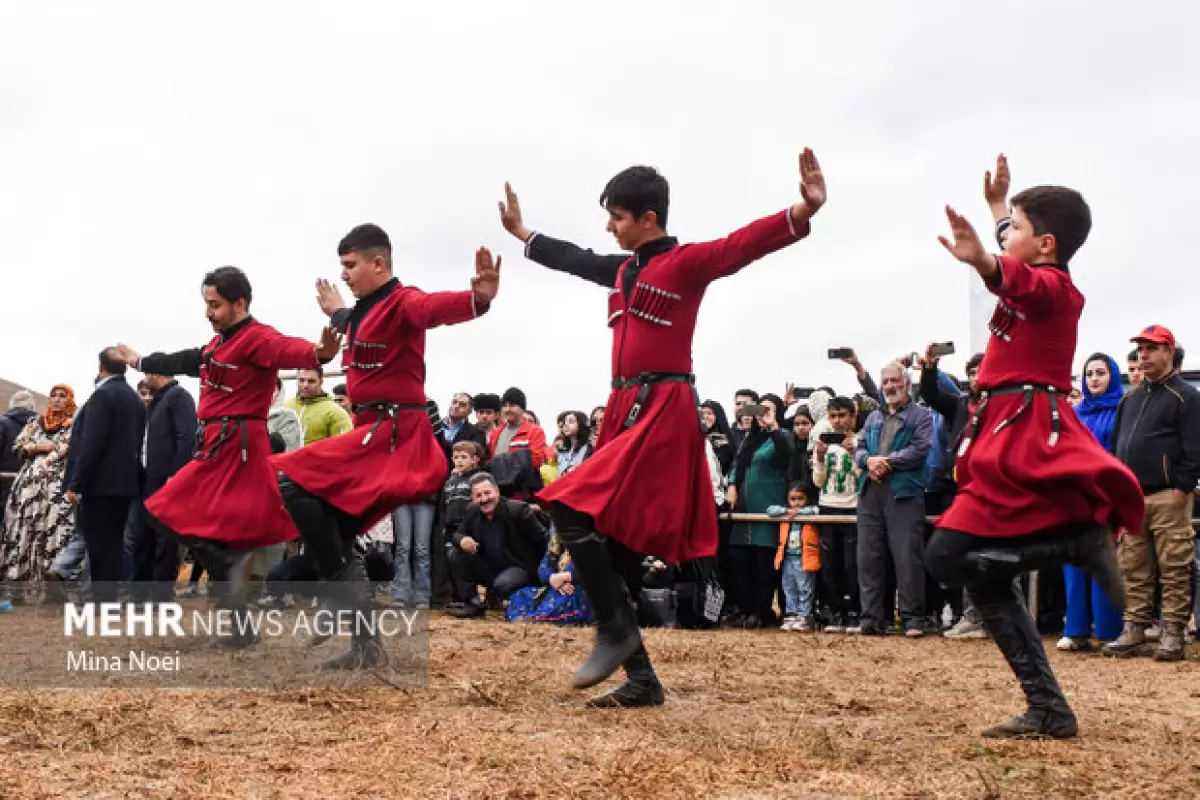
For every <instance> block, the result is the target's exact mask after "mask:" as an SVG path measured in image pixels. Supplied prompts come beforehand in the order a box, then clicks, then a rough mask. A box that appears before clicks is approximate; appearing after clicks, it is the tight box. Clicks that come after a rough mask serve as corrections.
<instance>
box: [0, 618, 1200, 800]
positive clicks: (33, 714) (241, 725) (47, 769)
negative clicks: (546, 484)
mask: <svg viewBox="0 0 1200 800" xmlns="http://www.w3.org/2000/svg"><path fill="white" fill-rule="evenodd" d="M22 613H27V610H19V611H18V613H17V614H14V615H11V616H6V617H0V642H3V641H4V640H9V641H13V640H11V639H9V637H10V636H16V637H19V636H20V635H21V614H22ZM491 616H492V617H495V616H496V615H495V614H493V615H491ZM431 627H432V646H433V650H432V656H431V670H432V673H431V678H430V682H429V687H428V688H425V689H410V690H396V689H360V690H354V691H342V690H335V689H321V690H286V691H277V692H267V691H248V690H212V691H192V690H116V691H115V690H78V689H77V690H54V691H49V690H0V797H5V798H8V797H12V798H32V797H50V796H71V797H174V798H189V797H205V798H258V797H264V798H268V797H269V798H274V797H288V798H291V797H323V798H324V797H414V798H416V797H439V798H468V797H499V798H541V797H556V798H561V797H580V798H589V797H605V798H616V797H630V798H676V797H678V798H693V797H739V798H740V797H797V796H805V797H867V796H872V797H1015V796H1028V797H1032V796H1046V795H1049V794H1063V795H1068V796H1104V795H1124V796H1125V797H1137V798H1142V797H1189V796H1195V793H1196V791H1197V788H1196V787H1197V786H1198V785H1200V670H1198V667H1200V664H1198V663H1197V662H1198V659H1200V653H1198V652H1197V650H1196V646H1194V645H1193V646H1192V651H1191V653H1190V656H1191V658H1190V660H1189V661H1188V662H1185V663H1179V664H1158V663H1154V662H1153V661H1150V660H1148V659H1144V658H1138V659H1132V660H1111V659H1105V658H1102V657H1100V656H1095V655H1084V656H1067V655H1060V654H1058V653H1057V652H1055V653H1053V654H1052V659H1053V662H1054V665H1055V668H1056V669H1057V670H1058V673H1059V676H1060V679H1061V681H1062V683H1063V686H1064V688H1065V690H1066V692H1067V694H1068V696H1069V697H1070V698H1071V700H1072V702H1073V703H1074V705H1075V708H1076V711H1077V713H1078V715H1079V720H1080V728H1081V737H1080V738H1079V739H1077V740H1075V741H1071V742H994V741H989V740H984V739H981V738H979V736H978V735H977V732H978V731H979V730H980V729H981V728H982V727H984V726H986V725H988V724H990V723H993V722H995V721H997V720H999V719H1001V718H1002V717H1005V716H1008V715H1010V714H1011V713H1012V712H1015V711H1017V710H1018V709H1019V707H1020V697H1019V692H1018V689H1017V687H1016V685H1015V683H1014V681H1013V679H1012V676H1011V674H1010V673H1009V671H1008V669H1007V667H1006V666H1005V665H1004V664H1003V662H1002V661H1001V659H1000V656H999V654H998V653H997V651H996V650H995V648H994V646H993V645H992V644H991V643H989V642H980V641H972V642H949V641H946V640H943V639H940V638H926V639H923V640H919V641H907V640H903V639H899V638H895V637H888V638H883V639H879V638H870V639H863V638H858V637H850V636H842V635H836V636H835V635H829V634H814V635H810V634H801V633H781V632H776V631H770V632H766V631H764V632H741V631H718V632H689V631H648V632H647V634H646V636H647V641H648V646H649V648H650V651H651V653H652V654H653V656H654V658H655V661H656V664H657V666H658V668H659V672H660V675H661V677H662V678H663V681H664V683H665V684H666V686H667V691H668V699H667V704H666V705H665V706H664V707H663V708H661V709H654V710H642V711H618V710H604V711H596V710H586V709H583V708H581V706H580V701H581V700H582V699H583V695H581V694H578V693H575V692H572V691H570V690H569V689H568V688H567V685H566V684H567V680H568V678H569V676H570V674H571V671H572V670H573V669H574V667H575V666H576V665H577V664H578V662H579V661H580V659H581V658H583V656H584V655H585V654H586V651H587V648H588V645H589V643H590V639H591V632H590V631H588V630H572V629H555V628H552V627H541V626H537V627H535V626H513V625H507V624H505V623H503V622H502V621H500V620H496V619H488V620H484V621H458V620H453V619H450V618H447V617H443V616H441V615H438V614H435V616H434V617H433V621H432V625H431ZM1048 645H1049V646H1050V647H1051V649H1053V643H1052V642H1048Z"/></svg>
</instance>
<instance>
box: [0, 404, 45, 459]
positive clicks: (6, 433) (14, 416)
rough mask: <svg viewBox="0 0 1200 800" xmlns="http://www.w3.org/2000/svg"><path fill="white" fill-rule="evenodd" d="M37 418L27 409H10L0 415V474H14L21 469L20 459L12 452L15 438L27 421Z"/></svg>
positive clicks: (35, 413) (33, 412) (35, 414)
mask: <svg viewBox="0 0 1200 800" xmlns="http://www.w3.org/2000/svg"><path fill="white" fill-rule="evenodd" d="M36 416H37V412H36V411H32V410H30V409H28V408H10V409H9V410H8V411H5V412H4V413H3V414H0V472H16V471H17V470H19V469H20V468H21V457H20V456H18V455H17V454H16V453H14V452H13V445H14V444H16V441H17V437H18V436H20V435H21V431H23V430H25V426H26V425H28V424H29V420H31V419H33V418H34V417H36Z"/></svg>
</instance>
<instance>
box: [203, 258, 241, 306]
mask: <svg viewBox="0 0 1200 800" xmlns="http://www.w3.org/2000/svg"><path fill="white" fill-rule="evenodd" d="M205 286H211V287H213V288H214V289H216V290H217V294H219V295H221V297H222V299H224V300H225V301H226V302H228V303H236V302H237V301H238V300H245V301H246V308H250V279H249V278H247V277H246V273H244V272H242V271H241V270H240V269H238V268H237V267H217V268H216V269H214V270H213V271H212V272H210V273H208V274H207V275H205V276H204V280H203V281H201V282H200V290H201V291H203V290H204V287H205Z"/></svg>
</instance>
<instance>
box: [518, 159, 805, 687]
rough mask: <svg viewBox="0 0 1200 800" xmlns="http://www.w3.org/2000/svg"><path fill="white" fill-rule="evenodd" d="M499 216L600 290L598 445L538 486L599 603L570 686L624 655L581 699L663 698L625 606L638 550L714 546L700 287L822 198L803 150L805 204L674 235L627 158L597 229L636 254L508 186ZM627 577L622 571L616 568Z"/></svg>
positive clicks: (537, 252)
mask: <svg viewBox="0 0 1200 800" xmlns="http://www.w3.org/2000/svg"><path fill="white" fill-rule="evenodd" d="M505 194H506V199H505V201H502V202H501V203H500V219H501V222H502V223H503V224H504V227H505V228H506V229H507V230H508V231H509V233H511V234H513V235H514V236H516V237H517V238H518V239H520V240H521V241H523V242H525V255H526V257H527V258H530V259H532V260H533V261H536V262H538V263H540V264H543V265H544V266H547V267H549V268H551V269H554V270H557V271H560V272H566V273H569V274H571V275H575V276H577V277H580V278H583V279H584V280H588V281H591V282H592V283H597V284H599V285H601V286H603V287H605V288H606V289H608V290H609V296H608V325H609V327H610V328H612V329H613V349H612V394H611V395H610V396H609V399H608V403H607V410H606V411H605V417H604V424H603V426H601V430H600V437H599V439H598V441H597V445H596V448H597V449H596V452H595V454H594V455H593V456H591V457H590V458H589V459H588V460H587V461H585V462H583V464H582V465H581V466H579V467H576V468H575V469H574V470H572V471H571V473H570V474H569V475H567V476H566V477H564V478H562V479H561V480H559V481H555V482H554V483H553V484H551V485H550V486H549V487H548V488H546V489H545V490H543V491H542V492H541V493H540V494H539V495H538V497H539V500H540V501H541V502H542V503H543V504H546V505H549V507H550V514H551V517H552V519H553V520H554V523H555V527H556V528H557V530H558V533H559V535H560V536H562V539H563V541H564V542H565V543H566V545H567V549H568V551H569V552H570V554H571V558H572V560H573V561H574V563H575V568H576V574H577V575H578V576H579V580H580V583H581V584H582V586H583V589H584V591H585V592H586V594H587V597H588V600H589V602H590V603H591V604H592V608H593V609H594V610H595V613H596V620H597V633H596V641H595V645H594V647H593V649H592V652H591V655H589V656H588V659H587V661H586V662H584V664H583V666H581V667H580V668H579V670H578V671H577V672H576V673H575V677H574V679H573V685H574V687H575V688H577V689H583V688H587V687H589V686H594V685H596V684H598V683H601V682H602V681H604V680H605V679H607V678H608V677H609V676H610V675H612V674H613V673H614V672H615V671H616V670H617V669H618V668H620V667H622V666H624V667H625V673H626V676H627V681H626V682H625V683H624V684H623V685H622V686H620V687H619V688H617V689H614V690H612V691H610V692H606V693H604V694H602V695H599V696H598V697H596V698H593V699H592V700H591V704H592V705H600V706H622V707H635V706H652V705H661V704H662V702H663V692H662V686H661V685H660V684H659V682H658V678H657V676H656V675H655V672H654V668H653V666H652V665H651V664H650V658H649V656H648V655H647V653H646V649H645V647H644V646H643V645H642V639H641V635H640V633H639V632H638V626H637V620H636V617H635V615H634V613H633V609H632V608H631V607H630V600H629V597H628V591H627V583H629V584H633V585H635V586H636V583H637V578H636V577H635V576H636V575H638V574H639V573H640V569H641V560H642V556H641V555H638V554H642V553H645V554H650V555H653V556H657V557H658V558H661V559H662V560H664V561H666V562H669V563H678V562H680V561H686V560H689V559H695V558H699V557H702V556H710V555H712V554H714V553H715V552H716V550H717V519H716V509H715V506H714V505H713V501H712V481H711V478H710V476H709V472H708V462H707V460H706V457H705V451H704V435H703V433H702V431H701V428H700V421H699V400H698V398H697V396H696V389H695V385H694V384H695V377H694V376H693V375H692V335H693V332H694V330H695V327H696V315H697V314H698V313H699V311H700V301H701V300H703V298H704V292H705V291H706V290H707V289H708V285H709V284H710V283H712V282H713V281H714V280H716V279H717V278H723V277H725V276H727V275H732V274H734V273H735V272H737V271H738V270H740V269H742V268H743V267H745V266H746V265H747V264H749V263H751V262H752V261H755V260H757V259H759V258H762V257H763V256H765V255H767V254H768V253H773V252H775V251H776V250H779V249H781V248H783V247H786V246H787V245H789V244H792V243H793V242H795V241H798V240H799V239H801V238H803V237H804V236H806V235H807V234H808V232H809V220H810V218H811V217H812V215H813V214H815V213H816V211H817V209H819V208H820V207H821V205H822V204H823V203H824V202H825V181H824V178H823V177H822V175H821V168H820V165H819V164H818V163H817V159H816V156H814V155H813V153H812V151H810V150H805V151H804V152H803V153H801V154H800V196H801V198H802V199H801V202H799V203H796V204H795V205H793V206H791V207H790V208H789V209H785V210H783V211H780V212H777V213H775V214H772V215H771V216H769V217H765V218H763V219H760V220H758V221H756V222H752V223H750V224H749V225H747V226H746V227H744V228H742V229H740V230H738V231H735V232H733V233H732V234H730V235H729V236H727V237H725V238H724V239H718V240H716V241H712V242H705V243H700V244H684V245H681V244H679V242H678V241H676V240H675V239H674V238H672V237H669V236H668V235H667V231H666V226H667V207H668V201H669V196H668V195H669V192H668V187H667V181H666V180H665V179H664V178H663V177H662V176H661V175H659V174H658V172H656V171H655V170H654V169H652V168H650V167H630V168H629V169H626V170H624V171H623V172H621V173H619V174H618V175H617V176H616V177H614V178H613V179H612V180H611V181H609V182H608V185H607V186H605V187H604V191H603V192H602V193H601V195H600V204H601V206H603V207H604V208H605V209H606V210H607V211H608V225H607V230H608V232H609V233H611V234H613V236H614V237H615V238H616V240H617V245H618V246H619V247H620V248H621V249H622V250H625V251H628V252H631V253H632V255H596V254H595V253H593V252H591V251H590V250H582V249H580V248H578V247H576V246H575V245H573V244H569V243H567V242H564V241H559V240H557V239H552V238H550V237H549V236H546V235H544V234H539V233H535V232H533V231H531V230H530V229H529V228H527V227H525V224H524V222H523V221H522V218H521V209H520V205H519V204H518V201H517V196H516V195H515V194H514V193H513V191H512V188H511V187H509V186H507V185H506V186H505ZM626 576H627V577H626Z"/></svg>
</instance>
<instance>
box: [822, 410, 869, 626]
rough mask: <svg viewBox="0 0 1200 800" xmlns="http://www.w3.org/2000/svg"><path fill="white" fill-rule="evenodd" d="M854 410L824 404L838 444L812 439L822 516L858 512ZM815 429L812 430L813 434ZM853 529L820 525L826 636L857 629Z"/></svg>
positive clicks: (832, 434)
mask: <svg viewBox="0 0 1200 800" xmlns="http://www.w3.org/2000/svg"><path fill="white" fill-rule="evenodd" d="M857 414H858V409H857V407H856V406H855V404H854V401H853V400H851V399H850V398H849V397H842V396H838V397H834V398H833V399H831V400H830V401H829V405H828V410H827V418H828V420H829V425H830V429H831V430H830V432H829V434H831V435H825V434H822V435H821V436H824V437H825V438H829V439H833V438H837V437H841V440H840V441H839V442H836V443H835V442H832V441H830V442H827V441H824V440H823V438H818V439H817V441H816V443H815V445H814V446H813V483H814V484H815V485H816V486H817V488H818V489H820V492H821V493H820V497H819V500H818V505H819V507H820V510H821V513H822V514H827V515H828V514H836V515H851V516H853V515H855V514H856V513H857V511H858V476H859V472H860V470H859V469H858V468H857V467H856V466H854V448H855V446H856V445H857V444H858V439H857V437H856V436H855V435H854V427H855V422H856V417H857ZM816 432H817V429H816V428H814V429H813V434H816ZM857 549H858V529H857V528H856V527H855V526H854V524H853V523H849V524H846V523H832V524H824V525H822V526H821V582H822V584H823V585H824V588H825V600H826V603H827V604H828V606H829V618H828V624H827V625H826V626H825V631H826V632H827V633H843V632H846V631H847V630H848V629H849V630H853V629H854V628H855V627H856V626H857V617H858V610H859V609H858V554H857Z"/></svg>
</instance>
